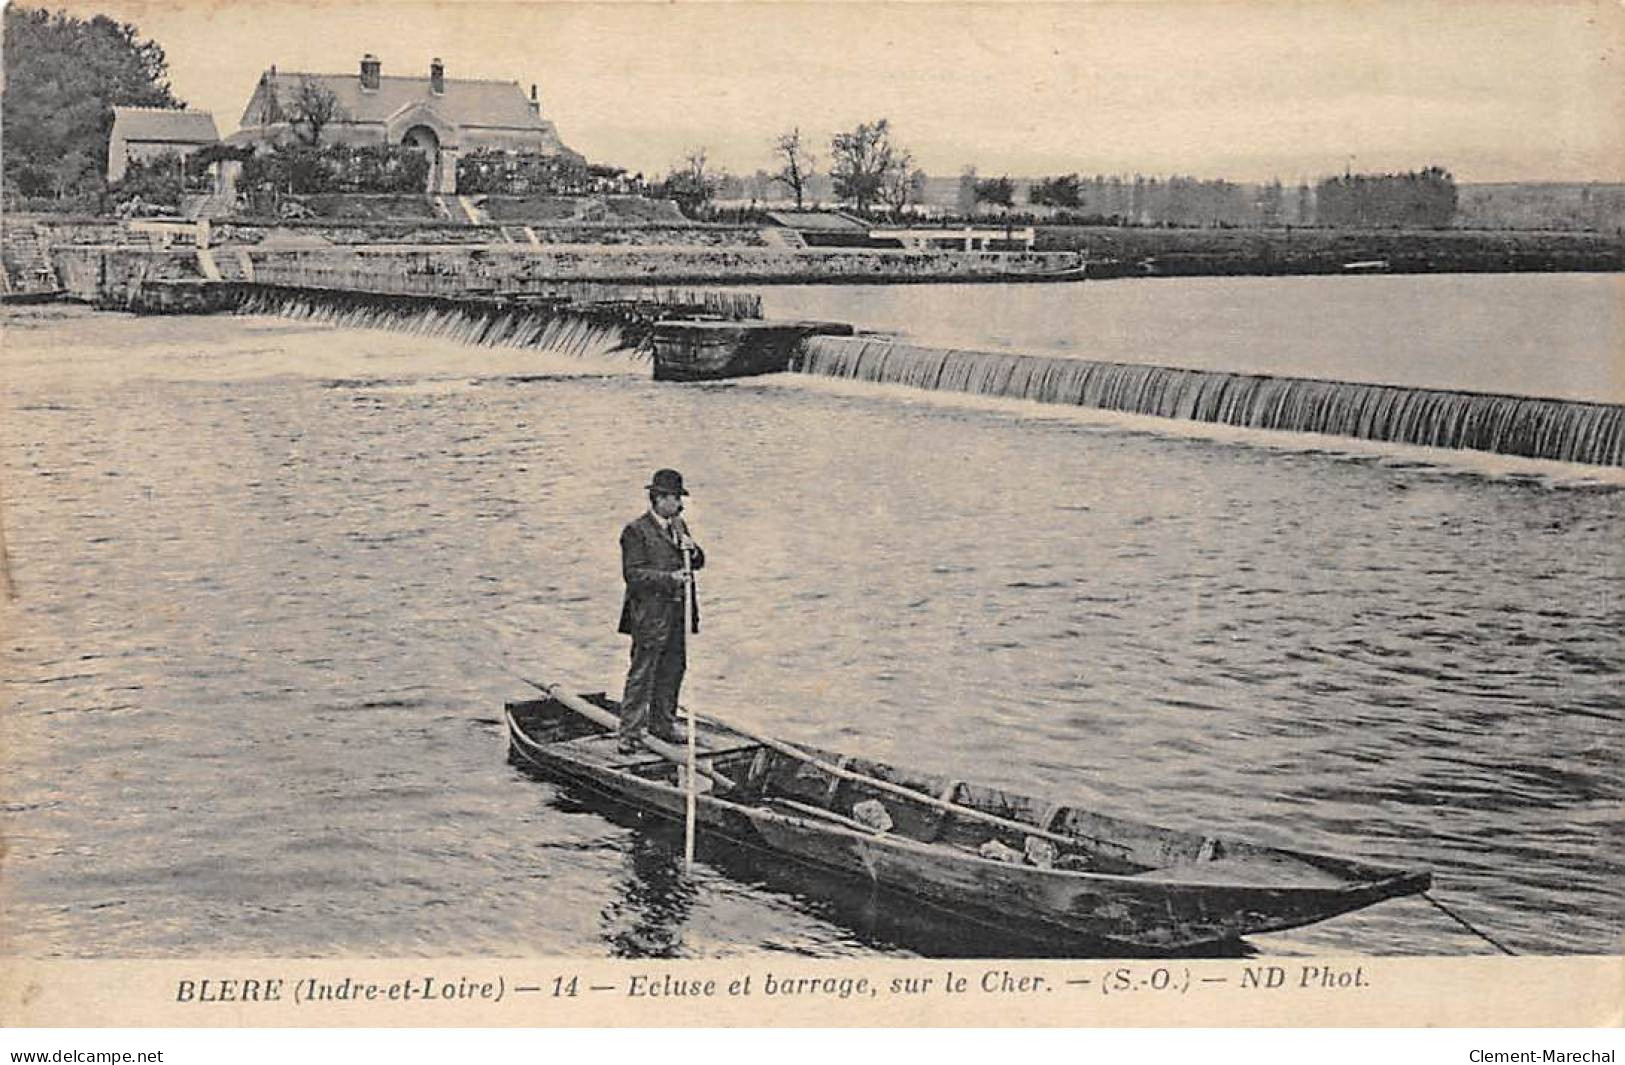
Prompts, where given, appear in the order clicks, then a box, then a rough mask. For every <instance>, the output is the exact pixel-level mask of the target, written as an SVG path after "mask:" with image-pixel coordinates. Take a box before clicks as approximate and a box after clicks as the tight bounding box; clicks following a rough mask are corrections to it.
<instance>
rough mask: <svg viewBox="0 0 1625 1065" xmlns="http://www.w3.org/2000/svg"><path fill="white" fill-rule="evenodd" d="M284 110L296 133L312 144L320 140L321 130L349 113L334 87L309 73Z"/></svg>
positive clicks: (301, 139) (306, 142)
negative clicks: (335, 93) (310, 76)
mask: <svg viewBox="0 0 1625 1065" xmlns="http://www.w3.org/2000/svg"><path fill="white" fill-rule="evenodd" d="M284 111H285V113H286V114H287V116H288V124H289V126H290V127H291V128H292V129H293V132H294V136H296V137H298V138H299V140H300V141H301V143H304V144H308V145H310V146H311V147H315V146H316V145H317V144H320V143H321V140H322V130H324V129H326V128H327V127H328V126H330V125H332V124H333V123H334V122H343V121H346V120H347V119H348V118H349V117H350V113H349V112H348V111H346V110H345V109H344V105H343V104H341V103H339V98H338V97H337V96H335V95H334V94H333V90H331V89H329V88H328V87H327V86H325V85H323V84H322V83H321V82H319V81H317V80H316V79H314V78H309V77H301V78H300V79H299V87H298V88H297V89H295V90H294V92H293V99H292V100H290V101H289V102H288V106H287V107H286V108H285V109H284Z"/></svg>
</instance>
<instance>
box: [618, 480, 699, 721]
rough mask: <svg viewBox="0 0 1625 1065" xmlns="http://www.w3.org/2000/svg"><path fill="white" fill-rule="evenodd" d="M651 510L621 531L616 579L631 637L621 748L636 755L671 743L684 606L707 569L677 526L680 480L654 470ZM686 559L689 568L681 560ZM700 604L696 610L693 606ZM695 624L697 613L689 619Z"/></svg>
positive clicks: (682, 658)
mask: <svg viewBox="0 0 1625 1065" xmlns="http://www.w3.org/2000/svg"><path fill="white" fill-rule="evenodd" d="M645 488H646V490H647V491H648V493H649V509H648V510H647V511H645V512H644V513H643V514H642V515H640V516H639V517H638V518H637V519H636V520H634V521H632V522H630V523H628V524H627V526H626V528H624V529H622V530H621V577H622V578H623V579H624V580H625V581H626V598H625V600H624V601H623V603H622V605H621V626H620V631H621V632H624V633H626V634H628V635H629V636H631V637H632V666H631V668H630V669H628V670H627V671H626V691H625V693H624V695H623V697H622V699H621V729H620V749H621V751H622V752H624V753H630V752H632V751H636V750H639V749H640V744H639V737H640V735H641V734H642V733H643V731H644V730H645V728H647V729H648V732H649V733H650V735H652V736H654V737H655V738H656V739H661V740H665V741H666V742H668V743H677V742H680V741H679V737H678V735H677V693H678V691H679V690H680V689H681V688H682V686H683V670H684V669H685V668H686V667H687V664H688V646H687V633H686V632H685V631H684V628H685V626H684V611H683V606H684V603H685V601H686V600H689V599H690V596H692V595H693V592H694V589H693V576H692V573H691V571H692V570H697V569H699V568H700V567H702V566H704V565H705V552H704V551H701V550H700V547H699V545H698V544H696V543H695V542H694V541H693V539H692V538H691V537H690V536H689V535H688V525H687V523H686V522H684V521H683V518H682V514H683V497H684V496H686V495H688V491H687V489H685V488H684V487H683V475H682V474H680V473H678V472H677V471H676V470H656V471H655V474H654V476H653V477H652V478H650V479H649V483H648V484H647V485H646V486H645ZM685 553H687V555H688V565H687V566H686V567H685V566H684V562H683V556H684V554H685ZM695 605H696V606H698V604H697V603H696V604H695ZM694 618H695V621H696V625H697V623H698V618H699V614H698V612H696V613H695V614H694Z"/></svg>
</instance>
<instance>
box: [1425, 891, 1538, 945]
mask: <svg viewBox="0 0 1625 1065" xmlns="http://www.w3.org/2000/svg"><path fill="white" fill-rule="evenodd" d="M1422 897H1423V898H1424V899H1427V900H1428V901H1429V902H1431V903H1433V905H1434V906H1436V907H1438V909H1439V912H1440V913H1442V914H1444V915H1445V916H1446V917H1448V918H1450V919H1451V920H1452V921H1455V922H1456V923H1457V924H1459V925H1461V926H1462V927H1463V928H1465V929H1467V931H1469V932H1471V933H1472V934H1473V935H1475V936H1477V937H1478V938H1479V939H1482V940H1483V941H1484V942H1486V943H1488V944H1489V945H1490V946H1492V947H1494V948H1495V949H1496V950H1498V951H1500V952H1501V953H1502V954H1510V955H1513V956H1514V957H1516V956H1517V953H1518V952H1517V951H1515V950H1513V949H1512V948H1511V947H1509V946H1507V945H1506V944H1505V943H1502V942H1501V941H1500V940H1498V939H1496V938H1495V937H1494V936H1492V935H1490V934H1489V933H1488V932H1485V931H1482V930H1481V929H1478V928H1476V927H1474V926H1473V923H1472V922H1471V921H1469V920H1467V918H1465V917H1463V916H1462V915H1461V914H1459V913H1457V912H1456V911H1455V910H1452V909H1451V908H1450V907H1448V906H1446V905H1445V904H1444V903H1442V902H1440V901H1439V900H1438V899H1436V898H1434V897H1433V896H1432V895H1431V894H1429V893H1428V892H1426V891H1424V892H1422Z"/></svg>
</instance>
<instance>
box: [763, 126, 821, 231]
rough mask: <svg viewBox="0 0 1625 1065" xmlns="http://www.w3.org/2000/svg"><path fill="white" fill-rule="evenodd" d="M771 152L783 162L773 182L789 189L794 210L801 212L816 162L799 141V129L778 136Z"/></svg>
mask: <svg viewBox="0 0 1625 1065" xmlns="http://www.w3.org/2000/svg"><path fill="white" fill-rule="evenodd" d="M773 151H774V152H775V153H776V154H777V156H778V158H779V159H781V160H783V163H782V164H781V165H780V167H779V172H778V173H776V174H774V175H773V180H774V181H776V182H778V183H779V184H781V185H783V186H784V187H785V188H787V189H789V190H790V191H791V192H792V193H794V194H795V197H796V210H798V211H799V210H801V208H802V206H803V200H804V198H805V196H806V193H807V182H808V181H809V180H810V179H811V178H812V175H813V171H814V168H815V167H817V165H818V160H817V159H815V158H814V157H813V154H812V152H811V151H809V150H808V148H807V145H806V142H805V141H803V140H802V139H801V127H800V126H797V127H796V128H795V129H793V130H791V131H790V132H789V133H784V134H781V135H780V136H779V139H778V140H776V141H774V142H773Z"/></svg>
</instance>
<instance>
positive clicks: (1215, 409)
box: [791, 336, 1625, 466]
mask: <svg viewBox="0 0 1625 1065" xmlns="http://www.w3.org/2000/svg"><path fill="white" fill-rule="evenodd" d="M791 368H792V369H797V370H800V371H801V372H803V373H809V374H822V375H826V376H830V377H843V378H849V379H852V380H859V381H873V382H877V383H883V384H899V385H908V386H911V387H914V388H922V389H932V390H939V391H954V392H965V393H970V394H974V395H986V396H1007V397H1012V398H1016V399H1027V400H1035V401H1037V402H1040V403H1057V404H1069V405H1073V406H1080V407H1092V408H1097V409H1100V410H1110V411H1121V412H1124V413H1130V414H1144V415H1153V416H1156V417H1160V418H1178V419H1185V420H1188V421H1197V422H1210V423H1214V424H1219V425H1229V426H1238V427H1244V428H1249V429H1273V430H1281V431H1287V432H1300V433H1326V434H1331V435H1336V436H1347V437H1355V438H1358V439H1363V440H1380V441H1387V442H1390V443H1397V444H1413V445H1419V446H1423V447H1441V448H1456V449H1466V450H1473V451H1488V452H1495V453H1498V454H1503V455H1520V456H1524V457H1528V458H1539V459H1551V460H1555V461H1559V462H1577V463H1586V464H1590V465H1597V466H1625V406H1622V405H1620V404H1617V403H1589V402H1582V401H1577V400H1564V399H1540V398H1530V397H1524V396H1510V395H1497V394H1494V393H1486V392H1465V391H1462V392H1458V391H1450V390H1445V389H1427V388H1407V387H1400V386H1395V385H1374V384H1358V383H1353V382H1347V381H1327V380H1317V379H1314V378H1302V377H1277V376H1273V375H1269V374H1241V373H1226V372H1222V371H1215V370H1185V369H1178V368H1175V367H1170V366H1147V365H1136V364H1132V363H1113V362H1093V361H1089V360H1085V359H1069V358H1052V357H1041V356H1030V355H1011V354H1002V353H997V352H986V351H963V350H958V349H944V348H929V347H919V346H915V345H910V344H901V343H898V342H896V341H895V340H893V339H891V338H886V337H868V336H858V337H835V336H812V337H808V338H806V339H805V340H803V341H802V342H801V344H800V346H799V349H798V351H797V353H796V356H795V358H794V359H793V361H792V363H791Z"/></svg>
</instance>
